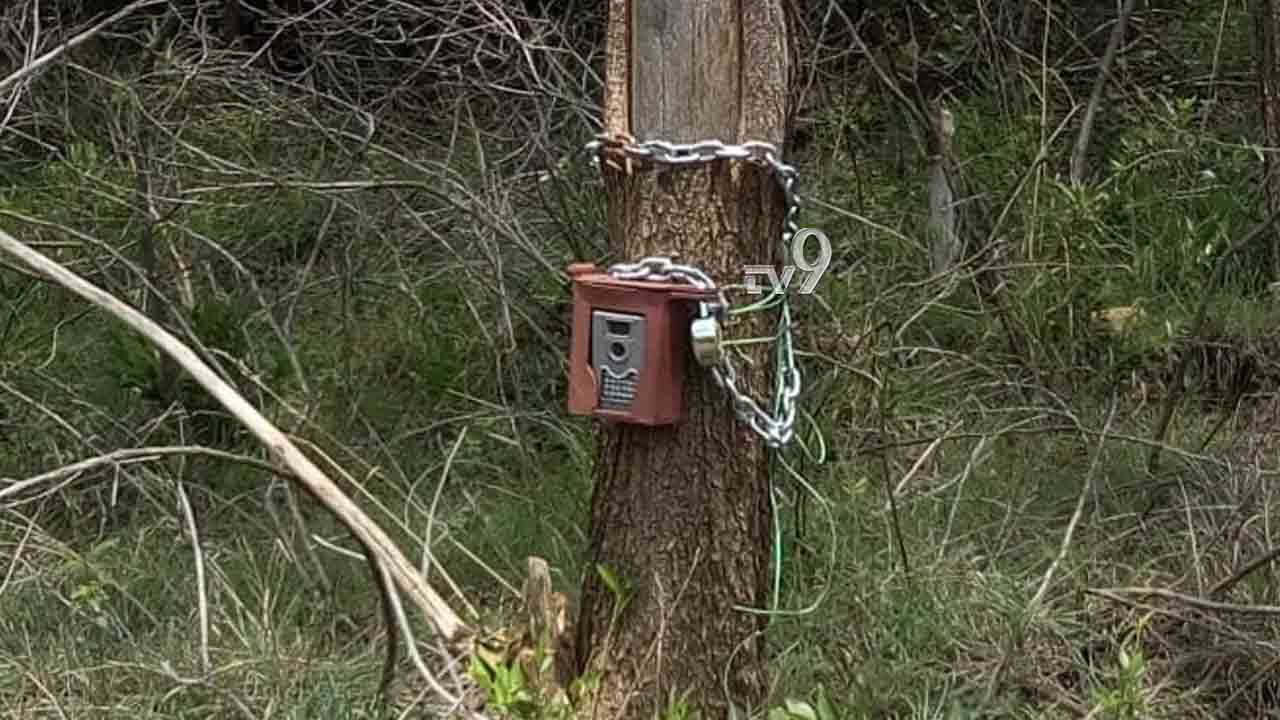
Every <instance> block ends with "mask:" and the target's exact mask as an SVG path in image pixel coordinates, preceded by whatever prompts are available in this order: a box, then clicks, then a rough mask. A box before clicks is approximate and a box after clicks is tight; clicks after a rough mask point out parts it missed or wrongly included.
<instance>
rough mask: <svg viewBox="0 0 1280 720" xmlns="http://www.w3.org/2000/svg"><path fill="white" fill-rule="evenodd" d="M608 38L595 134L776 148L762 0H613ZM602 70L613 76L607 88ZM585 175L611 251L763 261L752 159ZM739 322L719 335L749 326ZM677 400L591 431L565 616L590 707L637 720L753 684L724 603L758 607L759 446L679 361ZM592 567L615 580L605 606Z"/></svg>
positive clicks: (767, 210)
mask: <svg viewBox="0 0 1280 720" xmlns="http://www.w3.org/2000/svg"><path fill="white" fill-rule="evenodd" d="M739 4H741V13H739ZM627 6H630V7H631V9H632V12H633V13H634V15H633V16H632V17H630V18H628V17H626V16H625V14H623V12H624V9H625V8H626V7H627ZM628 22H630V26H629V28H628V27H625V25H626V24H627V23H628ZM609 38H610V48H609V57H608V59H607V60H606V67H607V68H608V70H609V73H610V75H609V77H608V78H607V81H606V88H607V89H606V98H605V118H606V125H605V127H606V130H607V131H609V132H611V133H626V132H633V133H634V134H635V135H636V136H637V137H638V138H639V139H642V140H649V139H662V140H668V141H672V142H692V141H697V140H704V139H708V138H717V139H721V140H724V141H726V142H735V141H745V140H763V141H767V142H771V143H774V144H776V145H779V146H780V145H781V144H782V140H783V137H782V135H783V128H784V123H785V112H784V111H785V106H786V98H787V93H786V78H787V75H786V66H787V54H786V44H785V26H784V21H783V15H782V9H781V6H780V3H779V2H778V0H742V1H741V3H739V2H738V1H736V0H707V1H705V2H697V3H692V2H688V1H687V0H647V1H646V2H644V3H626V2H621V1H620V0H615V2H613V3H612V4H611V6H610V30H609ZM628 50H629V51H630V57H629V58H628V59H626V60H625V61H624V60H621V59H619V57H618V54H619V53H623V52H627V51H628ZM620 70H621V71H623V72H627V73H629V74H628V75H627V78H628V80H627V81H624V82H619V81H618V77H617V73H618V72H619V71H620ZM602 168H603V172H604V175H605V188H606V194H607V197H608V217H609V240H610V243H611V245H612V247H613V248H615V249H616V250H617V257H619V258H621V259H635V258H639V257H642V256H645V255H649V254H671V253H677V254H678V255H679V258H680V261H681V262H684V263H689V264H694V265H697V266H699V267H701V268H702V269H703V270H705V271H706V272H707V273H708V274H710V275H711V276H712V277H713V278H715V279H717V281H718V282H721V283H726V282H740V280H739V278H741V276H742V273H743V265H744V264H747V263H761V262H770V261H772V260H773V259H774V256H775V253H774V252H773V251H774V249H775V248H776V247H777V246H778V245H779V244H780V242H781V231H782V194H781V192H780V190H779V189H778V187H777V184H776V181H775V180H774V179H773V178H772V177H771V176H770V175H769V174H768V173H767V172H765V171H764V170H762V169H761V168H758V167H756V166H752V165H747V164H742V163H734V162H727V161H720V162H715V163H711V164H705V165H703V164H700V165H695V166H692V167H683V168H679V169H673V168H670V167H667V166H651V165H647V164H645V163H640V162H634V163H627V162H620V163H618V164H617V165H616V166H611V165H610V163H607V162H606V163H602ZM748 325H755V324H754V323H748ZM756 327H757V328H758V329H753V328H752V327H747V328H746V329H740V327H735V328H733V334H734V335H739V334H742V335H744V336H745V335H756V334H759V332H760V330H762V329H763V328H759V326H758V325H757V326H756ZM754 354H755V356H756V359H757V362H756V363H755V369H753V370H749V371H747V377H748V386H749V387H750V388H752V389H753V390H755V391H756V392H757V393H759V392H760V390H761V389H762V388H766V387H770V385H769V384H767V383H766V382H765V381H766V380H767V379H768V376H769V373H767V372H764V371H763V369H764V368H765V367H766V366H767V363H765V362H764V360H765V359H767V357H769V355H767V354H766V353H763V352H759V351H755V353H754ZM740 364H741V363H740ZM743 369H744V370H747V369H746V368H743ZM684 393H685V394H684V408H685V410H684V417H683V418H682V419H681V421H680V422H679V423H678V424H676V425H672V426H665V427H643V426H632V425H618V426H613V427H606V428H604V429H603V430H602V432H601V437H600V442H599V446H598V448H597V455H596V465H595V472H594V481H595V493H594V496H593V498H592V504H591V533H590V536H591V550H590V557H591V565H590V569H589V572H588V574H587V577H586V578H585V583H584V588H583V598H582V605H581V611H580V615H579V623H578V633H579V634H578V652H577V656H578V657H579V658H580V659H581V661H582V662H584V663H585V669H587V670H589V671H598V672H600V673H601V675H600V681H601V684H600V685H599V688H598V690H597V692H596V694H595V699H594V707H592V708H591V709H590V710H589V711H588V715H589V716H590V717H596V718H609V719H610V720H613V719H615V718H618V719H622V718H635V719H643V720H651V719H652V718H653V717H654V716H655V714H657V713H660V712H661V711H662V710H663V709H664V708H666V707H667V704H668V702H669V701H670V700H671V699H672V698H673V697H680V696H684V697H685V698H686V700H687V702H688V703H689V705H690V707H691V708H697V709H701V710H702V711H703V713H704V714H703V717H704V718H707V720H712V719H714V718H724V717H726V716H727V715H728V707H729V705H728V704H729V702H730V701H732V702H733V703H735V704H736V705H738V707H739V708H740V710H744V709H746V708H747V707H750V706H752V705H756V704H758V703H760V702H761V701H762V700H763V698H764V696H765V693H766V689H767V683H766V678H765V668H764V661H765V653H764V640H763V630H764V625H765V622H764V619H763V617H762V616H761V615H759V614H751V613H746V612H741V611H739V610H735V609H734V608H735V606H746V607H752V608H761V607H764V606H765V605H766V603H767V598H766V588H767V582H766V580H767V577H768V574H767V573H768V564H769V561H768V558H769V552H768V550H769V538H770V532H769V523H770V514H769V492H770V490H769V481H768V474H767V472H768V467H767V456H766V452H765V448H764V447H763V444H762V442H761V441H760V440H759V439H758V438H757V437H756V436H755V435H754V434H752V432H751V431H750V430H749V429H748V428H747V426H746V425H745V424H744V423H742V422H740V421H738V420H737V418H736V417H735V415H734V413H733V408H732V405H731V403H730V402H729V398H728V396H727V395H726V394H725V393H724V391H722V390H721V389H720V388H718V387H717V386H716V385H715V384H714V382H713V380H712V378H711V376H710V374H709V373H708V372H707V371H705V370H703V369H702V368H700V366H698V365H697V364H696V362H694V360H693V358H692V356H690V357H689V358H688V359H687V361H686V371H685V378H684ZM600 566H604V567H607V568H608V569H609V570H610V571H611V572H612V573H614V574H616V575H617V576H618V577H620V578H623V579H624V580H625V581H626V582H627V583H628V584H630V585H631V587H632V589H633V594H632V595H631V597H630V601H629V603H628V604H627V605H626V607H625V609H624V610H622V611H621V612H620V613H617V612H615V610H617V608H618V603H617V600H618V598H616V597H615V596H614V595H613V594H612V592H611V591H610V590H609V588H608V587H607V585H606V584H605V583H604V582H603V580H602V577H601V575H600V574H599V573H597V572H596V570H595V569H596V568H597V567H600ZM726 680H727V683H726V682H725V681H726ZM726 689H727V691H728V695H729V697H726V692H725V691H726Z"/></svg>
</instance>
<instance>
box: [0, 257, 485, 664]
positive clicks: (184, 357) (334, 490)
mask: <svg viewBox="0 0 1280 720" xmlns="http://www.w3.org/2000/svg"><path fill="white" fill-rule="evenodd" d="M0 250H3V251H4V252H6V253H8V254H10V255H12V256H14V257H15V258H17V259H18V260H19V261H21V262H22V263H23V264H25V265H27V266H29V267H30V268H32V269H33V270H36V271H37V272H39V273H40V274H42V275H44V276H46V277H48V278H49V279H51V280H53V281H54V282H56V283H58V284H59V285H62V286H63V287H65V288H67V289H68V290H71V291H72V292H74V293H75V294H77V295H79V296H80V297H82V298H84V299H86V300H88V301H89V302H91V303H93V304H94V305H97V306H98V307H100V308H102V309H104V310H106V311H107V312H109V313H110V314H111V315H112V316H114V317H115V318H116V319H118V320H120V321H121V322H123V323H125V324H126V325H128V326H129V327H130V328H132V329H133V330H134V331H136V332H138V333H140V334H141V335H143V336H144V337H146V338H147V339H148V340H150V341H151V342H152V343H154V344H155V345H156V346H157V347H159V349H160V350H162V351H163V352H164V353H166V354H167V355H169V356H170V357H172V358H173V359H174V361H175V362H177V364H178V365H179V366H180V367H181V368H182V369H184V370H186V371H187V373H189V374H190V375H191V376H192V378H193V379H194V380H195V381H196V382H198V383H199V384H200V386H201V387H203V388H204V389H205V390H206V391H207V392H208V393H209V394H210V395H211V396H212V397H213V398H214V399H215V400H217V401H218V403H219V404H220V405H222V406H223V408H225V409H226V411H227V412H228V413H230V414H231V415H232V416H233V417H235V418H236V419H237V420H239V421H240V423H241V424H243V425H244V426H245V427H246V428H247V429H248V430H249V431H250V432H251V433H253V435H254V437H256V438H257V439H258V441H259V442H261V443H262V444H263V445H264V446H265V447H266V448H267V452H268V455H269V456H270V458H271V460H272V462H273V463H278V464H279V465H281V466H283V467H285V468H288V469H289V470H290V471H291V473H292V474H293V476H294V477H295V478H296V479H297V480H298V482H300V483H301V484H302V486H303V487H304V488H305V489H306V490H307V491H308V492H310V493H311V494H312V495H313V496H314V497H315V498H316V500H317V501H319V502H320V503H321V504H322V505H324V506H325V507H326V508H327V509H328V510H330V511H331V512H332V513H333V514H334V516H335V517H337V518H338V520H339V521H341V522H342V523H343V524H344V525H346V526H347V528H348V529H349V530H351V532H352V534H353V535H355V536H356V538H357V539H358V540H359V541H360V542H361V543H362V544H363V545H365V547H366V548H367V549H368V551H369V552H370V554H371V555H372V557H373V558H374V559H376V560H377V563H378V565H379V566H381V567H382V568H383V569H384V571H385V572H386V573H387V575H388V576H389V577H390V578H391V579H392V580H393V581H394V583H395V586H396V587H398V588H399V589H400V590H401V591H402V592H404V593H406V594H407V595H408V596H409V598H410V599H411V600H412V601H413V603H414V604H415V605H417V606H418V608H419V609H420V610H421V611H422V613H423V614H424V615H425V616H426V617H427V619H428V620H429V621H430V622H431V624H432V625H433V626H434V627H435V629H436V631H437V632H439V633H440V635H441V636H442V637H443V638H444V639H445V641H447V642H450V643H453V642H457V641H460V640H462V639H463V638H464V637H466V636H469V635H470V634H471V631H470V628H468V627H467V626H466V625H465V624H464V623H463V622H462V619H461V618H460V617H458V615H457V613H455V612H454V611H453V609H452V608H450V607H449V606H448V605H447V604H446V603H445V602H444V600H443V599H442V598H441V597H440V596H439V595H438V594H437V593H436V592H435V591H434V590H433V589H432V588H431V587H430V586H429V585H428V584H427V583H426V581H425V580H424V579H423V577H422V576H421V575H420V574H419V573H418V571H417V569H416V568H415V567H414V566H413V565H412V564H411V563H410V562H409V560H408V559H407V558H405V556H404V554H403V553H401V552H400V550H399V548H397V547H396V545H395V543H394V542H393V541H392V540H391V538H390V537H388V536H387V534H386V532H384V531H383V530H382V528H380V527H379V526H378V525H377V524H376V523H374V522H373V520H372V519H370V518H369V516H368V515H366V514H365V513H364V511H363V510H361V509H360V507H359V506H358V505H356V504H355V502H353V501H352V500H351V498H349V497H347V495H346V494H344V493H343V492H342V490H341V489H339V488H338V486H337V485H335V484H334V482H333V481H332V480H330V479H329V478H328V476H326V475H325V474H324V473H323V472H322V471H321V470H320V468H318V467H317V466H316V465H315V464H314V463H313V462H311V459H310V458H308V457H307V456H306V455H304V454H303V453H302V451H301V450H299V449H298V447H297V446H296V445H294V444H293V443H292V442H290V440H289V439H288V438H287V437H286V436H285V435H284V434H283V433H282V432H280V430H279V429H277V428H276V427H275V426H274V425H272V424H271V422H270V421H268V420H267V419H266V417H264V416H263V415H262V413H260V412H258V410H257V409H256V408H254V407H253V406H252V405H250V404H249V403H248V401H246V400H245V399H244V398H243V397H242V396H241V395H240V393H238V392H237V391H236V390H235V389H234V388H232V387H231V386H230V385H229V384H227V382H226V381H224V380H223V379H222V378H220V377H218V375H217V374H216V373H214V372H213V370H212V369H211V368H210V367H209V366H208V365H207V364H205V363H204V361H202V360H201V359H200V358H199V357H198V356H197V355H196V354H195V353H194V352H193V351H192V350H191V349H190V348H189V347H187V346H186V345H185V344H183V343H182V342H181V341H180V340H178V339H177V338H176V337H174V336H173V335H172V334H171V333H169V332H168V331H166V330H165V329H164V328H162V327H160V326H159V325H157V324H156V323H154V322H152V321H151V320H150V319H149V318H147V317H146V316H145V315H143V314H142V313H140V312H138V311H137V310H135V309H134V308H132V307H130V306H128V305H126V304H125V303H124V302H122V301H120V300H119V299H117V298H116V297H114V296H112V295H111V294H110V293H107V292H105V291H103V290H102V289H100V288H98V287H97V286H95V285H93V284H92V283H90V282H88V281H86V280H85V279H83V278H81V277H80V276H79V275H76V274H75V273H73V272H71V271H70V270H68V269H66V268H65V267H63V266H61V265H59V264H58V263H56V262H54V261H53V260H50V259H49V258H48V257H45V256H44V255H42V254H40V253H39V252H37V251H35V250H33V249H32V248H31V247H29V246H27V245H25V244H24V243H22V242H20V241H19V240H17V239H16V238H14V237H13V236H12V235H9V234H8V233H6V232H4V231H0Z"/></svg>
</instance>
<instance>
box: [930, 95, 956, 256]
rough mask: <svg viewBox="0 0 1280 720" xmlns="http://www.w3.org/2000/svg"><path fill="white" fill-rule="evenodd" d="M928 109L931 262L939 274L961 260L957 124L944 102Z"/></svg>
mask: <svg viewBox="0 0 1280 720" xmlns="http://www.w3.org/2000/svg"><path fill="white" fill-rule="evenodd" d="M932 105H933V107H931V108H929V142H928V148H929V223H928V225H929V260H930V265H931V270H932V271H933V273H934V274H935V275H936V274H937V273H941V272H946V271H947V270H950V269H951V268H952V267H953V266H954V265H955V263H956V261H957V260H959V259H960V249H961V248H960V235H959V234H958V233H957V232H956V208H955V192H954V191H953V190H952V184H951V167H952V157H953V153H952V149H951V141H952V138H953V137H955V133H956V125H955V120H953V119H952V117H951V113H950V112H948V111H947V110H946V108H944V107H942V104H941V103H932Z"/></svg>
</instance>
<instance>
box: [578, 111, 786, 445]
mask: <svg viewBox="0 0 1280 720" xmlns="http://www.w3.org/2000/svg"><path fill="white" fill-rule="evenodd" d="M605 147H609V148H612V149H617V150H620V151H621V152H623V153H624V154H625V155H626V156H627V157H629V158H634V159H637V160H648V161H651V162H657V163H662V164H665V165H692V164H695V163H704V162H712V161H715V160H745V161H748V162H754V163H759V164H763V165H765V166H766V167H767V168H768V169H769V171H770V172H771V173H772V175H773V176H774V178H775V179H776V180H777V181H778V184H779V186H780V187H781V188H782V192H783V199H784V202H785V215H784V217H783V229H782V244H783V247H784V249H787V248H789V247H790V244H791V238H792V237H794V236H795V234H796V233H797V232H799V231H800V227H799V225H798V224H797V216H798V215H799V213H800V205H801V199H800V195H799V194H798V193H797V192H796V188H797V186H798V185H799V183H800V173H799V171H797V170H796V169H795V167H793V166H791V165H788V164H786V163H784V162H782V161H781V160H779V159H778V149H777V148H776V147H775V146H774V145H771V144H770V143H766V142H755V141H753V142H746V143H742V144H740V145H730V144H727V143H723V142H720V141H719V140H707V141H703V142H697V143H685V144H681V143H669V142H664V141H661V140H650V141H646V142H635V141H634V140H633V139H631V138H620V137H616V136H611V135H598V136H596V139H595V140H594V141H592V142H590V143H587V146H586V150H587V151H588V152H590V153H591V155H592V163H593V164H594V165H599V163H600V156H599V151H600V150H601V149H602V148H605ZM609 273H610V274H611V275H613V276H614V277H617V278H619V279H626V280H650V281H681V282H686V283H688V284H690V285H693V286H694V287H697V288H699V289H705V290H715V289H716V284H715V282H714V281H713V280H712V279H711V278H710V276H708V275H707V274H706V273H705V272H703V271H702V270H700V269H698V268H696V267H693V266H691V265H681V264H677V263H675V262H673V261H672V260H671V259H670V258H665V257H648V258H644V259H643V260H640V261H638V262H634V263H619V264H616V265H613V266H612V267H610V268H609ZM773 294H774V295H780V297H779V298H778V301H779V302H780V304H781V306H782V313H783V329H782V332H781V333H780V334H779V337H778V343H779V348H778V354H779V361H780V362H779V369H778V377H777V378H776V379H775V380H776V384H777V388H776V392H775V393H774V406H775V409H776V414H773V415H771V414H769V413H767V412H765V411H764V409H763V408H761V407H760V404H759V403H757V402H756V401H755V400H754V399H753V398H752V397H751V396H750V395H748V394H746V393H745V392H744V391H743V390H742V389H741V388H739V387H738V372H737V369H736V368H735V367H734V365H733V362H732V360H731V359H730V354H729V353H728V352H725V353H723V354H722V355H721V357H720V363H719V364H718V366H717V367H713V368H711V374H712V377H714V378H715V381H716V384H717V385H719V386H720V387H721V388H723V389H724V390H725V391H726V392H727V393H728V394H729V396H730V397H732V398H733V409H734V412H735V414H737V416H738V419H739V420H741V421H742V422H745V423H747V425H748V426H749V427H751V429H752V430H753V431H755V433H756V434H758V435H759V436H760V437H762V438H763V439H764V441H765V444H766V445H768V446H769V447H773V448H781V447H785V446H786V445H787V444H789V443H790V442H791V440H792V439H793V437H794V434H795V421H796V399H797V398H798V397H799V396H800V370H799V368H798V367H797V366H796V358H795V351H794V348H793V347H792V343H791V324H790V319H791V313H790V309H789V308H788V306H787V298H786V294H785V293H784V292H782V291H781V290H779V289H778V288H776V287H775V288H774V289H773ZM728 310H729V303H728V300H727V299H726V298H725V295H724V293H723V292H720V298H719V306H718V307H709V306H708V304H706V303H704V304H703V307H702V311H701V312H702V314H703V316H704V317H705V316H706V315H707V314H708V313H709V312H713V311H714V312H716V313H717V314H719V315H721V316H723V315H725V314H727V313H728Z"/></svg>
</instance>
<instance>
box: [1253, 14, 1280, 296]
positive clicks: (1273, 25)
mask: <svg viewBox="0 0 1280 720" xmlns="http://www.w3.org/2000/svg"><path fill="white" fill-rule="evenodd" d="M1255 10H1256V15H1255V18H1256V20H1257V29H1258V39H1259V40H1260V41H1261V45H1262V48H1261V49H1262V52H1261V53H1259V58H1260V60H1259V64H1258V91H1259V95H1260V97H1261V100H1262V138H1263V140H1262V144H1263V146H1264V147H1266V148H1268V150H1267V151H1266V152H1265V153H1264V154H1263V168H1264V172H1265V180H1264V182H1263V189H1264V191H1265V194H1266V203H1267V211H1268V214H1274V213H1276V212H1280V158H1277V156H1276V150H1275V148H1278V147H1280V2H1277V0H1258V3H1257V6H1256V8H1255ZM1272 235H1273V240H1272V242H1271V243H1270V247H1271V252H1270V255H1271V263H1270V268H1269V269H1270V272H1271V278H1272V279H1273V280H1274V279H1280V230H1273V231H1272Z"/></svg>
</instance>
